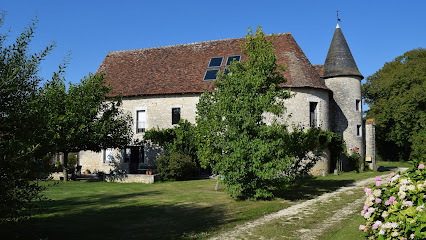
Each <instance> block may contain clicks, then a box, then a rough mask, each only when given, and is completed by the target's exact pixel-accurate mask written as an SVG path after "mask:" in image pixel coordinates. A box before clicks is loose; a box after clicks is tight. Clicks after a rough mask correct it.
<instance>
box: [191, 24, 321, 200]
mask: <svg viewBox="0 0 426 240" xmlns="http://www.w3.org/2000/svg"><path fill="white" fill-rule="evenodd" d="M272 42H273V37H271V38H269V37H267V36H265V34H264V33H263V32H262V29H261V27H259V28H258V29H257V31H256V33H255V34H253V33H252V32H251V31H249V33H248V34H247V36H246V41H245V43H243V44H242V46H241V49H242V52H243V54H244V55H245V56H246V57H247V60H246V61H243V62H241V63H240V62H233V63H232V64H231V65H230V66H229V68H228V71H227V72H222V73H220V74H219V75H218V80H217V81H215V84H216V86H217V88H216V90H215V92H212V93H209V92H205V93H204V94H203V95H202V96H201V98H200V102H199V104H198V105H197V118H196V121H197V131H198V134H197V135H198V141H199V146H198V157H199V159H200V161H201V164H202V165H203V166H207V165H211V166H212V169H213V171H214V172H216V173H218V174H221V175H222V176H223V182H224V183H225V184H226V185H227V191H228V192H229V193H230V194H231V195H232V196H235V197H243V198H254V199H256V198H269V197H272V196H273V194H272V191H273V189H274V187H277V186H280V185H281V186H282V185H283V184H284V183H286V182H289V181H292V180H294V178H295V177H296V176H298V175H300V174H303V173H306V172H307V171H309V169H310V168H311V167H312V166H313V165H314V164H315V162H316V161H317V160H318V159H319V155H320V153H321V151H320V145H321V144H320V143H319V137H320V133H321V132H322V131H321V130H320V129H317V128H312V129H309V130H308V131H306V132H305V131H303V130H301V129H293V131H292V132H291V133H290V132H289V131H288V130H287V126H285V125H279V124H277V123H276V122H273V123H272V124H270V125H267V124H266V123H265V121H264V113H265V112H269V113H272V114H273V115H275V116H276V117H277V118H278V117H280V116H281V115H282V114H283V113H284V110H285V107H284V101H283V100H284V99H287V98H290V97H291V94H290V91H289V90H286V89H284V88H281V87H279V85H280V84H281V83H284V82H285V78H284V77H283V75H282V73H281V71H283V70H284V68H283V67H281V66H278V65H277V63H276V60H277V57H276V55H275V51H274V47H273V43H272ZM325 139H327V138H325ZM324 143H325V142H324ZM309 152H312V153H313V154H311V155H308V153H309Z"/></svg>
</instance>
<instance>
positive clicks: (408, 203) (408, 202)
mask: <svg viewBox="0 0 426 240" xmlns="http://www.w3.org/2000/svg"><path fill="white" fill-rule="evenodd" d="M405 203H406V204H407V205H408V206H410V207H412V206H413V202H411V201H406V202H405Z"/></svg>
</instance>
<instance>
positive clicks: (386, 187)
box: [359, 162, 426, 240]
mask: <svg viewBox="0 0 426 240" xmlns="http://www.w3.org/2000/svg"><path fill="white" fill-rule="evenodd" d="M425 179H426V170H425V165H424V164H423V163H420V164H419V163H417V164H416V163H415V162H414V164H413V167H412V168H410V169H408V170H407V171H406V172H405V173H397V174H395V173H392V174H391V178H388V179H386V180H382V179H381V178H380V177H377V178H376V183H375V185H374V186H373V187H372V188H365V189H364V190H365V193H366V195H367V199H366V201H365V205H364V209H363V210H362V211H361V215H362V216H363V217H364V218H365V219H366V220H367V222H366V224H365V225H360V226H359V229H360V230H362V231H364V232H365V233H366V234H367V237H368V239H379V240H380V239H426V211H425V208H426V207H425V201H426V199H425V198H426V181H425Z"/></svg>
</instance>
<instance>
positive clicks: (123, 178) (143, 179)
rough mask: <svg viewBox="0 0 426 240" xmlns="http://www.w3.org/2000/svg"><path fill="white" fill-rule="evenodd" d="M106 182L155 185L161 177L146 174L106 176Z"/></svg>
mask: <svg viewBox="0 0 426 240" xmlns="http://www.w3.org/2000/svg"><path fill="white" fill-rule="evenodd" d="M104 180H105V181H106V182H121V183H147V184H150V183H154V182H156V181H159V175H158V174H155V175H146V174H123V175H119V176H114V175H105V178H104Z"/></svg>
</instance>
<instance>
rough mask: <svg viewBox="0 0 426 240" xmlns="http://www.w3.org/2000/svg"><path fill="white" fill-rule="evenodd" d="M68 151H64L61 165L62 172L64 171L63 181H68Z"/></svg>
mask: <svg viewBox="0 0 426 240" xmlns="http://www.w3.org/2000/svg"><path fill="white" fill-rule="evenodd" d="M67 165H68V152H64V165H63V173H64V182H67V181H68V166H67Z"/></svg>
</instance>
